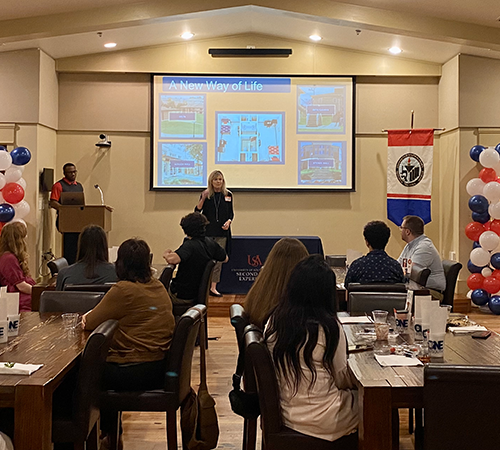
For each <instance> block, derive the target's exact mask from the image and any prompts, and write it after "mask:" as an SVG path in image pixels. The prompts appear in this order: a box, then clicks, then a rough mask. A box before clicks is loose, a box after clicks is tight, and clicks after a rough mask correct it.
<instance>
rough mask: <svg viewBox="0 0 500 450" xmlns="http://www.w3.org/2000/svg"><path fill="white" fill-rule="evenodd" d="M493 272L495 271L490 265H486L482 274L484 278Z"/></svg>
mask: <svg viewBox="0 0 500 450" xmlns="http://www.w3.org/2000/svg"><path fill="white" fill-rule="evenodd" d="M492 273H493V271H492V270H491V269H490V268H489V267H485V268H484V269H483V270H481V275H482V276H483V277H484V278H488V277H490V276H491V274H492Z"/></svg>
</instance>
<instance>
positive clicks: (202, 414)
mask: <svg viewBox="0 0 500 450" xmlns="http://www.w3.org/2000/svg"><path fill="white" fill-rule="evenodd" d="M201 320H202V322H203V321H204V320H206V318H205V317H203V316H202V319H201ZM200 342H205V325H204V324H203V323H202V324H201V326H200ZM181 429H182V442H183V446H184V447H185V448H187V449H189V450H212V449H214V448H216V447H217V442H218V440H219V423H218V420H217V411H216V410H215V400H214V399H213V398H212V396H211V395H210V393H209V392H208V388H207V367H206V360H205V346H204V345H203V344H201V345H200V387H199V389H198V395H196V393H195V392H194V391H193V390H192V389H191V393H190V395H189V396H188V398H187V400H186V402H185V404H184V405H183V406H182V407H181Z"/></svg>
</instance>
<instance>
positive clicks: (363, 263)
mask: <svg viewBox="0 0 500 450" xmlns="http://www.w3.org/2000/svg"><path fill="white" fill-rule="evenodd" d="M403 282H404V275H403V269H402V268H401V265H400V264H399V262H397V261H396V260H395V259H393V258H391V257H390V256H389V255H388V254H387V253H386V252H385V250H372V251H371V252H370V253H368V254H367V255H366V256H362V257H361V258H358V259H356V260H355V261H353V262H352V264H351V266H350V267H349V270H348V271H347V275H346V277H345V282H344V285H345V286H346V287H347V286H348V285H349V283H362V284H366V283H403Z"/></svg>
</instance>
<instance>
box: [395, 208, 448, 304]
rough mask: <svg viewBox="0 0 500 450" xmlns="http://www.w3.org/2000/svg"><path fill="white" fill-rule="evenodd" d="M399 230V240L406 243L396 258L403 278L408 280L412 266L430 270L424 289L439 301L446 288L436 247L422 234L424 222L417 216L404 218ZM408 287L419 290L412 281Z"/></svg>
mask: <svg viewBox="0 0 500 450" xmlns="http://www.w3.org/2000/svg"><path fill="white" fill-rule="evenodd" d="M399 228H400V229H401V239H403V241H405V242H406V246H405V248H404V249H403V252H402V253H401V255H400V256H399V258H398V261H399V263H400V264H401V266H402V267H403V272H404V273H405V276H406V277H408V278H409V276H410V273H411V268H412V266H416V267H418V268H419V269H430V271H431V274H430V275H429V278H428V279H427V284H426V286H425V287H426V288H427V289H429V290H430V291H431V294H432V296H433V297H434V298H435V299H438V300H441V299H442V298H443V291H444V289H445V288H446V279H445V276H444V270H443V264H442V263H441V258H440V256H439V253H438V251H437V250H436V247H434V244H433V243H432V241H431V240H430V239H429V238H428V237H427V236H426V235H425V234H424V221H423V220H422V219H421V218H420V217H418V216H406V217H404V218H403V223H402V224H401V226H400V227H399ZM409 287H410V289H419V288H420V287H419V286H418V285H415V283H414V282H413V281H410V286H409Z"/></svg>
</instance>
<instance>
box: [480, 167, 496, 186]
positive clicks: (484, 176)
mask: <svg viewBox="0 0 500 450" xmlns="http://www.w3.org/2000/svg"><path fill="white" fill-rule="evenodd" d="M479 178H481V180H482V181H483V182H484V183H489V182H490V181H496V180H497V173H496V172H495V171H494V170H493V169H489V168H486V167H485V168H484V169H483V170H481V172H479Z"/></svg>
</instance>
